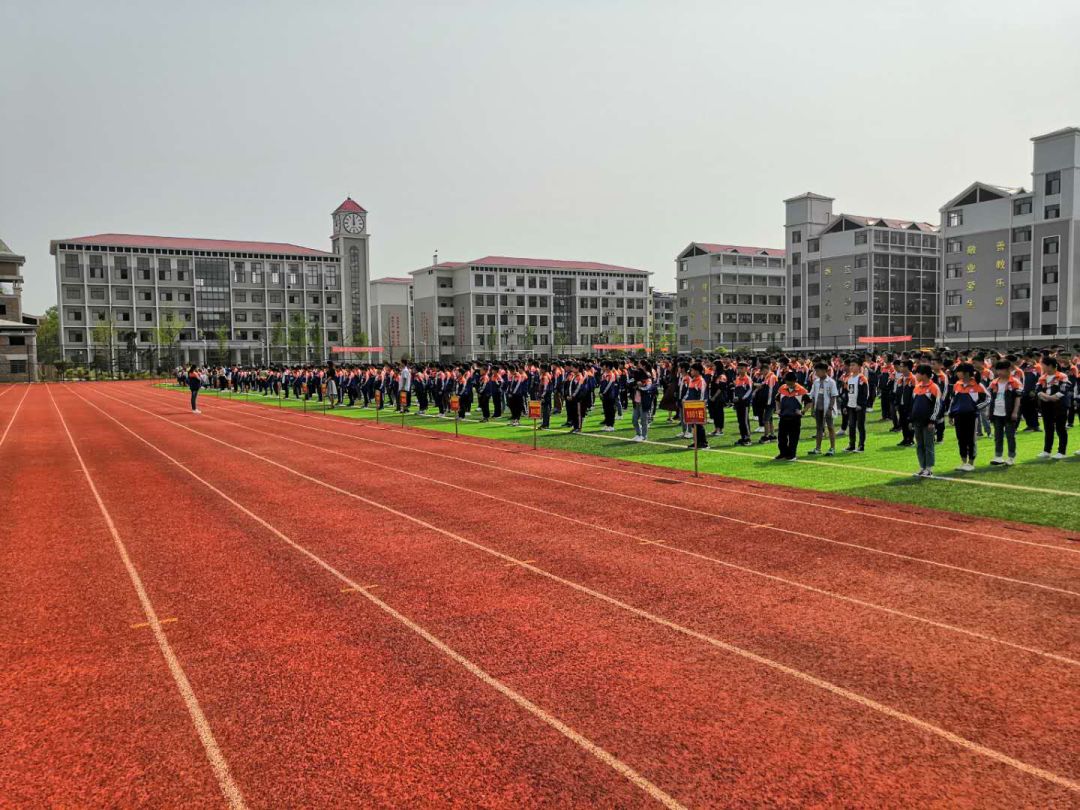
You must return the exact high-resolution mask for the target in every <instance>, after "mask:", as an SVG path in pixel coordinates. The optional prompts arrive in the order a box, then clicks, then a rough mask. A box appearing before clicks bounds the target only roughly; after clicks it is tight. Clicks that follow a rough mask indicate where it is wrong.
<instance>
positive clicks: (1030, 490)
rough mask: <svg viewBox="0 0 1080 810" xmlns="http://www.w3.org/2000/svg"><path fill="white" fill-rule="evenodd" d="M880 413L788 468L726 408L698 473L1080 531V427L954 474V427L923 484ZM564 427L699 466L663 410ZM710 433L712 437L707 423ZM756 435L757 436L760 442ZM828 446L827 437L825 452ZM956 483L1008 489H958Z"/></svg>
mask: <svg viewBox="0 0 1080 810" xmlns="http://www.w3.org/2000/svg"><path fill="white" fill-rule="evenodd" d="M170 387H173V388H176V386H170ZM200 395H201V396H222V397H225V398H229V397H231V398H233V399H236V400H240V401H248V402H251V403H258V404H265V405H266V406H268V407H274V408H289V409H293V410H300V411H303V410H305V409H306V410H308V411H311V412H315V413H322V412H323V411H324V410H325V412H326V413H327V414H332V415H334V416H339V417H344V418H352V419H368V420H372V421H374V420H375V418H376V415H375V409H374V406H370V407H368V408H361V407H359V406H357V407H351V408H350V407H339V408H335V409H330V408H328V407H326V408H324V406H323V404H322V403H320V402H319V401H318V399H317V398H312V399H311V400H308V401H307V402H304V401H298V400H296V399H294V398H289V399H284V398H276V397H272V396H265V397H264V396H262V395H260V394H258V393H251V394H239V393H229V392H222V391H217V390H214V389H204V390H203V391H202V392H201V394H200ZM433 414H436V409H435V408H434V407H430V408H429V409H428V414H427V415H420V414H418V413H417V412H416V403H415V400H414V402H413V409H412V412H411V413H409V414H408V415H406V416H405V419H404V424H405V425H407V426H411V427H418V428H424V429H428V430H440V431H449V432H453V431H454V429H455V426H454V419H453V418H443V419H440V418H437V416H436V415H433ZM879 416H880V413H879V412H876V411H875V412H873V413H871V414H869V415H868V420H867V436H866V452H865V453H861V454H850V455H849V454H847V453H844V452H841V449H842V448H843V447H846V446H847V439H846V438H838V439H837V450H838V452H837V455H836V456H835V457H825V456H807V451H809V450H811V449H812V448H813V447H814V439H813V433H814V428H813V419H812V418H807V419H804V420H803V430H802V440H801V441H800V443H799V448H798V452H799V462H798V463H790V462H784V461H774V460H773V457H774V456H775V455H776V444H775V443H771V444H763V445H762V444H755V445H754V446H753V447H736V446H735V445H734V441H735V439H736V438H737V437H738V431H737V428H735V423H734V417H733V412H732V411H731V410H730V409H728V410H726V411H725V417H726V419H727V422H726V424H725V428H726V435H724V436H721V437H711V438H710V449H709V450H708V451H704V452H700V453H699V454H698V466H699V469H700V470H701V472H703V473H713V474H716V475H726V476H730V477H732V478H741V479H746V480H751V481H761V482H764V483H768V484H778V485H782V486H788V487H797V488H800V489H808V490H817V491H823V492H840V493H844V494H846V495H851V496H855V497H860V498H868V499H873V500H881V501H891V502H898V503H907V504H911V505H914V506H924V507H930V508H934V509H945V510H948V511H952V512H961V513H966V514H971V515H978V516H982V517H994V518H1001V519H1005V520H1016V521H1021V522H1025V523H1034V524H1038V525H1044V526H1055V527H1059V528H1062V529H1066V530H1068V531H1080V457H1077V456H1074V455H1071V454H1072V452H1073V451H1074V450H1076V449H1077V447H1078V446H1080V430H1077V429H1075V428H1074V429H1073V430H1072V431H1070V447H1069V453H1070V456H1069V458H1067V459H1063V460H1059V461H1051V460H1043V459H1037V458H1036V454H1037V453H1039V451H1041V450H1042V442H1043V434H1042V433H1017V437H1016V439H1017V463H1016V465H1015V466H1013V467H992V466H990V464H989V461H990V458H991V457H992V456H993V449H994V446H993V440H992V439H990V438H983V439H980V440H979V442H978V450H979V455H978V458H977V460H976V470H975V472H971V473H960V472H954V468H955V467H956V466H957V465H958V464H959V463H960V457H959V454H958V453H957V445H956V439H955V435H954V434H953V431H952V429H951V428H949V429H947V431H946V436H945V441H944V442H943V443H942V444H939V445H938V446H937V464H936V467H935V471H936V472H937V473H938V477H937V478H935V479H929V480H926V479H918V478H915V477H913V476H912V473H914V472H915V470H916V469H917V468H918V464H917V462H916V459H915V449H914V448H913V447H898V446H897V442H899V441H900V436H899V434H896V433H890V432H889V428H891V426H892V425H891V423H887V422H882V421H880V420H879ZM469 417H470V418H468V419H465V420H460V421H459V423H458V425H457V429H458V430H459V431H460V433H461V435H464V436H477V437H482V438H485V439H499V440H503V441H512V442H519V443H524V444H529V445H531V444H532V443H533V438H534V437H533V426H532V422H531V421H528V420H525V421H523V422H522V425H521V426H520V427H512V426H510V425H509V424H508V419H507V417H506V416H505V415H504V417H503V418H502V419H499V420H492V421H490V422H487V423H481V422H480V421H479V411H478V409H477V408H476V407H475V404H474V408H473V410H472V412H471V413H470V415H469ZM378 418H379V419H380V420H382V421H386V422H388V423H390V424H397V425H400V424H402V417H401V414H399V413H395V412H394V411H393V410H392V409H391V408H389V407H387V408H383V410H382V411H381V412H380V413H379V417H378ZM564 421H565V418H564V417H563V416H562V415H561V414H556V415H553V416H552V418H551V425H552V429H551V430H549V431H539V432H538V435H537V436H536V441H537V444H538V446H540V447H544V448H549V449H555V450H573V451H575V452H579V453H589V454H591V455H597V456H606V457H609V458H617V459H620V460H623V461H637V462H643V463H648V464H656V465H660V466H664V467H673V468H677V469H681V470H689V469H692V468H693V464H694V459H693V453H691V452H689V451H687V449H686V446H687V444H688V443H689V442H688V441H687V440H686V439H683V438H681V436H680V435H679V425H678V423H677V422H668V421H667V413H666V412H665V411H657V414H656V419H655V421H654V422H653V424H652V425H651V427H650V429H649V442H648V443H638V442H631V441H626V440H627V439H630V438H632V437H633V435H634V430H633V427H632V425H631V423H630V415H629V413H624V414H623V415H622V416H621V417H620V418H619V419H618V420H617V421H616V423H615V427H616V430H615V432H614V433H604V432H601V431H600V429H599V428H600V423H601V414H600V408H599V405H597V407H596V408H594V409H593V411H592V412H591V413H590V414H589V416H588V418H587V419H586V420H585V426H584V435H580V436H577V435H571V434H570V433H569V432H568V429H567V428H564V427H562V424H563V422H564ZM838 426H839V425H838ZM708 429H709V430H711V426H710V427H709V428H708ZM759 435H760V434H754V436H753V438H754V441H755V442H756V441H757V439H758V437H759ZM652 442H657V444H653V443H652ZM827 447H828V440H827V439H826V441H825V444H824V446H823V449H827ZM1055 449H1056V447H1055ZM717 451H721V452H717ZM960 480H962V481H967V482H972V481H974V482H986V483H988V484H995V485H996V484H1001V485H1004V486H986V485H980V484H974V483H958V481H960ZM1040 490H1042V491H1040ZM770 508H771V507H770Z"/></svg>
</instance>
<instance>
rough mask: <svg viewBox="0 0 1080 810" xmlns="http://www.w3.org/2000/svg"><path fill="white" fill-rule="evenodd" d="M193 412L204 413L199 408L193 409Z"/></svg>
mask: <svg viewBox="0 0 1080 810" xmlns="http://www.w3.org/2000/svg"><path fill="white" fill-rule="evenodd" d="M192 413H202V411H200V410H199V409H198V408H196V409H195V410H193V411H192Z"/></svg>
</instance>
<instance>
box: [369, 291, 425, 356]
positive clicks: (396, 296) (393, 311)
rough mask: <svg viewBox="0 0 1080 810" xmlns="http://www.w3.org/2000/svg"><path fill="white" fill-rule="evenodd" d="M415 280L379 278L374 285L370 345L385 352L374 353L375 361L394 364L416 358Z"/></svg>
mask: <svg viewBox="0 0 1080 810" xmlns="http://www.w3.org/2000/svg"><path fill="white" fill-rule="evenodd" d="M412 322H413V282H412V278H377V279H374V280H373V281H372V282H371V345H372V346H382V347H383V351H382V352H379V353H377V354H372V355H371V358H372V360H373V361H374V362H377V363H381V362H384V361H386V362H393V361H395V360H400V359H401V358H402V356H404V355H408V356H409V357H414V356H415V352H414V351H413V347H412V340H413V326H412Z"/></svg>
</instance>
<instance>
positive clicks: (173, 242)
mask: <svg viewBox="0 0 1080 810" xmlns="http://www.w3.org/2000/svg"><path fill="white" fill-rule="evenodd" d="M58 244H65V245H104V246H108V247H126V248H163V249H166V250H199V251H215V252H224V253H271V254H283V253H287V254H290V255H294V256H333V255H335V254H333V253H327V252H326V251H323V250H315V248H309V247H304V246H302V245H293V244H290V243H288V242H245V241H238V240H234V239H198V238H190V237H183V236H147V235H143V234H132V233H98V234H93V235H91V236H74V237H71V238H70V239H53V240H52V242H51V243H50V246H49V252H50V253H52V254H53V255H55V254H56V246H57V245H58Z"/></svg>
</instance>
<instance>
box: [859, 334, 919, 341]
mask: <svg viewBox="0 0 1080 810" xmlns="http://www.w3.org/2000/svg"><path fill="white" fill-rule="evenodd" d="M910 341H911V335H896V336H894V337H861V338H859V343H909V342H910Z"/></svg>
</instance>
